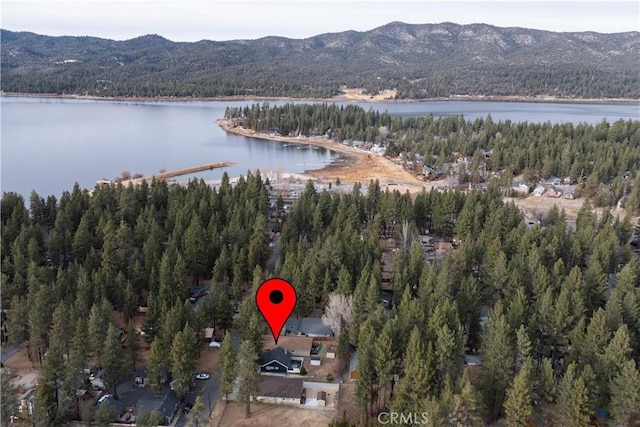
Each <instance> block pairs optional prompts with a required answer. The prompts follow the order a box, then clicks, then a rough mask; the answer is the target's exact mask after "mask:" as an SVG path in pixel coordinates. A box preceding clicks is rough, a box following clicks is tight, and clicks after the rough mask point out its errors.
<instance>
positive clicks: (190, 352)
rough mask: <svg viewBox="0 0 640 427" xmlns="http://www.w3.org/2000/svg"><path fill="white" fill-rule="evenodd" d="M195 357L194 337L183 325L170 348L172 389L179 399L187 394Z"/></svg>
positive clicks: (188, 328) (195, 344)
mask: <svg viewBox="0 0 640 427" xmlns="http://www.w3.org/2000/svg"><path fill="white" fill-rule="evenodd" d="M197 356H198V353H197V340H196V335H195V333H194V332H193V329H191V327H190V326H189V325H185V327H184V329H183V330H182V331H180V332H178V334H177V335H176V336H175V338H174V339H173V345H172V346H171V373H172V374H173V377H174V380H173V381H174V382H173V384H174V385H173V389H174V391H175V392H176V394H177V395H178V396H179V397H183V396H184V395H185V394H187V392H188V391H189V388H190V387H191V382H192V381H193V374H192V370H193V365H194V363H195V361H196V359H197Z"/></svg>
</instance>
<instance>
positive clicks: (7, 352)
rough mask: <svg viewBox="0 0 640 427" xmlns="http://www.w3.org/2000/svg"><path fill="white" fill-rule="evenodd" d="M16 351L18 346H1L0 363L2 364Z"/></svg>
mask: <svg viewBox="0 0 640 427" xmlns="http://www.w3.org/2000/svg"><path fill="white" fill-rule="evenodd" d="M17 349H18V345H17V344H14V345H3V346H2V350H1V351H0V361H1V362H2V363H4V361H5V360H7V359H8V358H10V357H11V355H12V354H13V353H15V352H16V350H17Z"/></svg>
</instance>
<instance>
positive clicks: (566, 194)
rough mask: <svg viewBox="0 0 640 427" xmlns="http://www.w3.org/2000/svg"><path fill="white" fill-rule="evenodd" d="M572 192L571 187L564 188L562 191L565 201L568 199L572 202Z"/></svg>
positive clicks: (572, 188)
mask: <svg viewBox="0 0 640 427" xmlns="http://www.w3.org/2000/svg"><path fill="white" fill-rule="evenodd" d="M574 190H575V187H573V186H569V187H566V188H565V189H564V198H565V199H569V200H573V199H574V198H575V196H574V194H573V192H574Z"/></svg>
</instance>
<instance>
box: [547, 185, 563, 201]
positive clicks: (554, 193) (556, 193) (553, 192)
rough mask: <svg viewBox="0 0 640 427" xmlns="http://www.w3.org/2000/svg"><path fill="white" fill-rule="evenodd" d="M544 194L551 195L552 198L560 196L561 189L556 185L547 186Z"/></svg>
mask: <svg viewBox="0 0 640 427" xmlns="http://www.w3.org/2000/svg"><path fill="white" fill-rule="evenodd" d="M546 194H547V197H553V198H554V199H557V198H559V197H562V190H559V189H557V188H556V187H549V189H548V190H547V193H546Z"/></svg>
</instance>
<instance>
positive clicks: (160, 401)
mask: <svg viewBox="0 0 640 427" xmlns="http://www.w3.org/2000/svg"><path fill="white" fill-rule="evenodd" d="M120 394H121V398H122V400H123V401H124V402H125V404H126V405H127V406H133V407H135V409H134V411H133V415H134V417H135V416H137V415H138V413H139V412H140V409H141V408H145V409H146V410H147V411H150V412H160V413H161V414H163V415H164V417H165V424H166V425H168V424H169V423H170V422H171V420H172V419H173V417H174V416H175V415H176V413H177V412H178V409H179V407H180V398H179V397H178V395H177V394H176V393H175V392H174V391H172V390H170V389H169V387H166V386H165V388H164V389H163V394H162V395H161V396H154V395H153V394H151V392H150V391H149V390H148V389H146V390H145V393H144V394H143V395H142V396H140V395H139V394H138V393H133V394H131V396H132V397H133V400H132V401H127V400H126V399H125V398H124V397H122V394H123V393H120Z"/></svg>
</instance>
